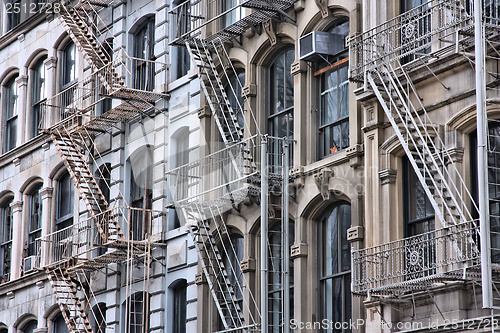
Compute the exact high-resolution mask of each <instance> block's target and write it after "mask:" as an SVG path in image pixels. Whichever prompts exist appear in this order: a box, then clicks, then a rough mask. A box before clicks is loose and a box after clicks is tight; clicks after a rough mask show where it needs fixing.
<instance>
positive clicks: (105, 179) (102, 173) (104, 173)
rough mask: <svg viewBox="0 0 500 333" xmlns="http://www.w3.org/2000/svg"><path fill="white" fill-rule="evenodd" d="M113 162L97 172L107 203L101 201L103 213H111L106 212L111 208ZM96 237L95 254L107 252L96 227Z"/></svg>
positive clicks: (100, 205)
mask: <svg viewBox="0 0 500 333" xmlns="http://www.w3.org/2000/svg"><path fill="white" fill-rule="evenodd" d="M110 172H111V164H109V163H106V164H104V165H103V166H101V167H100V168H99V170H98V171H97V172H96V180H97V184H98V185H99V189H100V190H101V192H102V194H103V196H104V199H105V200H106V203H107V204H106V203H104V202H99V208H100V210H101V213H102V214H109V212H106V210H107V209H109V198H110V186H111V175H110ZM104 228H106V229H105V230H103V231H104V232H105V233H106V232H108V230H107V225H105V226H104ZM95 233H96V234H95V237H94V242H95V243H94V245H95V246H96V247H97V248H96V250H95V251H94V255H95V256H100V255H103V254H104V253H106V248H105V247H104V246H103V242H102V235H101V234H100V232H99V231H98V230H97V229H95Z"/></svg>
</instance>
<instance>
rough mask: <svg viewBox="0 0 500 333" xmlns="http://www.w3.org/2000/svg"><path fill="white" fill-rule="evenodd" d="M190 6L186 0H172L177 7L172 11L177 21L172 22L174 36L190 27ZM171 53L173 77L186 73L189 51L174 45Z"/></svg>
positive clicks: (179, 76)
mask: <svg viewBox="0 0 500 333" xmlns="http://www.w3.org/2000/svg"><path fill="white" fill-rule="evenodd" d="M181 5H182V6H181ZM177 6H180V7H177ZM190 6H191V5H190V3H189V1H188V0H184V1H183V0H178V1H174V7H177V9H176V10H175V11H174V12H175V16H174V17H176V19H177V21H176V22H174V26H173V29H172V32H173V35H174V36H175V38H178V37H180V36H182V35H184V34H185V33H187V32H189V30H190V29H191V27H190V24H191V19H190V15H191V13H190ZM172 53H173V59H172V62H173V63H175V64H174V66H172V67H173V69H174V70H175V74H174V79H179V78H181V77H183V76H184V75H186V74H187V72H188V70H189V67H190V59H189V53H188V50H187V49H186V48H185V47H181V46H174V48H173V52H172Z"/></svg>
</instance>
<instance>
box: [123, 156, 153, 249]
mask: <svg viewBox="0 0 500 333" xmlns="http://www.w3.org/2000/svg"><path fill="white" fill-rule="evenodd" d="M130 203H131V206H132V207H134V208H138V209H135V210H133V212H132V215H131V216H132V217H131V221H130V222H129V223H131V224H130V239H134V240H142V239H144V237H145V236H146V235H147V234H149V232H150V230H149V229H150V227H151V225H150V222H151V221H150V218H151V214H150V213H149V212H148V211H147V210H149V209H151V208H152V207H153V151H152V149H151V148H150V147H144V148H143V149H141V150H140V151H138V152H137V153H134V154H132V156H131V157H130Z"/></svg>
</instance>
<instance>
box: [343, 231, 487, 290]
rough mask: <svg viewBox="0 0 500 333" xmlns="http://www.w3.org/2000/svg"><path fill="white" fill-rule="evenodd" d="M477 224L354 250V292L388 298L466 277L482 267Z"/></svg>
mask: <svg viewBox="0 0 500 333" xmlns="http://www.w3.org/2000/svg"><path fill="white" fill-rule="evenodd" d="M475 222H477V221H472V222H465V223H461V224H458V225H454V226H450V227H446V228H442V229H438V230H434V231H431V232H427V233H423V234H420V235H417V236H413V237H408V238H404V239H400V240H397V241H394V242H390V243H386V244H381V245H377V246H373V247H370V248H365V249H360V250H356V251H353V252H352V265H353V266H352V292H353V293H355V294H358V295H367V294H368V293H370V294H380V295H388V294H394V293H402V292H406V291H411V290H421V289H423V288H424V287H425V286H428V285H430V284H432V283H433V282H437V281H443V280H453V279H457V278H463V277H464V276H466V273H467V269H472V267H474V266H477V265H478V264H479V259H480V253H479V248H478V247H479V241H478V239H479V235H478V232H479V229H478V227H477V226H476V223H475ZM476 268H477V267H476Z"/></svg>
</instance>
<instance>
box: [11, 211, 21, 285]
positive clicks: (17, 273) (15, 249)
mask: <svg viewBox="0 0 500 333" xmlns="http://www.w3.org/2000/svg"><path fill="white" fill-rule="evenodd" d="M10 207H11V208H12V215H13V230H12V252H11V258H12V261H11V262H12V265H11V268H10V269H11V272H10V279H11V280H15V279H18V278H19V277H21V265H22V253H23V241H22V239H23V230H24V224H23V221H22V220H23V219H22V212H23V202H22V201H14V202H12V203H11V204H10Z"/></svg>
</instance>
